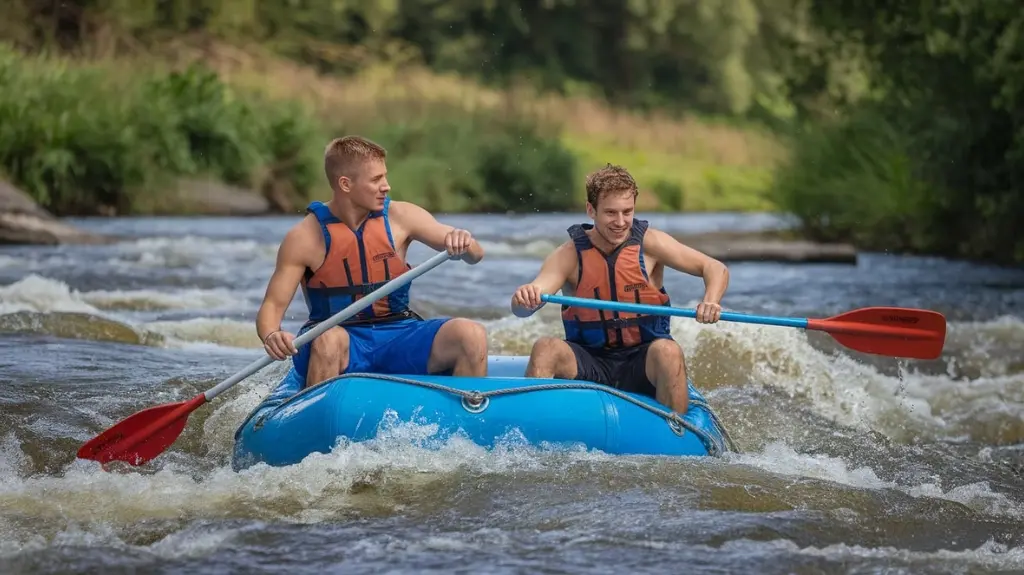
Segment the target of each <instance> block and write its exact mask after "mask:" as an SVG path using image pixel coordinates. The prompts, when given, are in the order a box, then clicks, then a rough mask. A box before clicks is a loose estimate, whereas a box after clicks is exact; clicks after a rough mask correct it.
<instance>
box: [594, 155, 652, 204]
mask: <svg viewBox="0 0 1024 575" xmlns="http://www.w3.org/2000/svg"><path fill="white" fill-rule="evenodd" d="M630 192H632V193H633V199H634V200H635V199H636V197H637V196H638V195H639V194H640V190H639V189H638V188H637V186H636V180H634V179H633V176H632V175H630V173H629V171H628V170H626V168H623V167H622V166H615V165H612V164H608V165H606V166H605V167H603V168H601V169H600V170H597V171H596V172H593V173H591V174H590V175H589V176H587V201H588V202H589V203H590V205H592V206H594V207H595V208H596V207H597V201H598V200H600V199H601V198H602V197H604V196H607V195H608V194H616V193H621V194H627V193H630Z"/></svg>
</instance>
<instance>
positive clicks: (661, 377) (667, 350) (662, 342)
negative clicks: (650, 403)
mask: <svg viewBox="0 0 1024 575" xmlns="http://www.w3.org/2000/svg"><path fill="white" fill-rule="evenodd" d="M645 368H646V372H647V379H649V380H650V381H651V383H653V384H654V387H655V389H657V395H656V396H655V399H657V400H658V402H659V403H662V404H664V405H667V406H668V407H669V408H670V409H672V410H673V411H675V412H676V413H678V414H680V415H683V414H685V413H686V410H687V409H688V408H689V403H690V392H689V390H688V389H687V387H686V362H685V361H684V358H683V348H681V347H679V344H678V343H676V341H675V340H672V339H659V340H656V341H655V342H654V343H652V344H651V345H650V347H648V348H647V360H646V365H645Z"/></svg>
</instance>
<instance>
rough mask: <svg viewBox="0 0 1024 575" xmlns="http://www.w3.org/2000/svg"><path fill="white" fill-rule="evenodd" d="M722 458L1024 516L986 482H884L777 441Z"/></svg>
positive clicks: (869, 472) (787, 473) (1023, 507)
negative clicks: (759, 448)
mask: <svg viewBox="0 0 1024 575" xmlns="http://www.w3.org/2000/svg"><path fill="white" fill-rule="evenodd" d="M724 459H725V461H728V462H730V463H734V464H740V465H749V466H753V467H756V468H758V469H762V470H764V471H768V472H770V473H774V474H776V475H784V476H791V477H800V478H810V479H820V480H823V481H830V482H833V483H837V484H840V485H846V486H849V487H856V488H862V489H873V490H888V489H894V490H897V491H900V492H903V493H905V494H907V495H910V496H912V497H928V498H932V499H945V500H948V501H953V502H956V503H961V504H963V505H966V506H967V507H970V508H971V509H974V510H976V511H980V512H983V513H986V514H989V515H992V516H1007V517H1013V518H1017V519H1020V518H1024V505H1022V504H1021V503H1019V502H1017V501H1013V500H1011V499H1010V498H1008V497H1007V496H1006V495H1004V494H1002V493H997V492H995V491H992V489H991V487H990V486H989V485H988V483H987V482H977V483H969V484H964V485H957V486H952V487H946V488H943V486H942V485H941V484H940V482H938V480H936V482H934V483H932V482H925V483H918V484H914V485H906V484H901V483H897V482H893V481H885V480H883V479H881V478H880V477H879V476H878V474H877V473H876V472H875V470H873V469H872V468H870V467H868V466H862V467H856V468H852V469H851V468H850V466H849V464H848V463H847V462H846V461H844V460H843V459H842V458H839V457H832V456H829V455H823V454H813V455H812V454H805V453H798V452H797V451H796V450H794V449H793V448H792V447H790V446H789V445H787V444H785V443H784V442H779V441H775V442H771V443H769V444H767V445H766V446H765V448H764V450H763V451H761V452H759V453H728V454H726V455H725V456H724Z"/></svg>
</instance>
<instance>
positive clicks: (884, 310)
mask: <svg viewBox="0 0 1024 575" xmlns="http://www.w3.org/2000/svg"><path fill="white" fill-rule="evenodd" d="M540 299H541V301H543V302H546V303H556V304H563V305H574V306H580V307H587V308H593V309H603V310H608V311H620V312H629V313H642V314H648V315H671V316H678V317H689V318H696V317H697V310H695V309H683V308H678V307H667V306H660V305H646V304H638V303H626V302H613V301H602V300H597V299H590V298H579V297H569V296H559V295H547V294H545V295H541V297H540ZM719 319H721V320H723V321H735V322H740V323H757V324H763V325H774V326H782V327H796V328H801V329H813V330H817V331H823V332H825V333H827V334H829V335H831V336H832V337H833V338H835V340H836V341H838V342H839V343H841V344H843V345H844V346H846V347H848V348H850V349H854V350H856V351H860V352H864V353H871V354H876V355H889V356H894V357H908V358H914V359H935V358H937V357H939V355H940V354H942V346H943V345H944V344H945V341H946V318H945V317H944V316H943V315H942V314H940V313H938V312H934V311H929V310H925V309H912V308H900V307H868V308H861V309H855V310H853V311H848V312H846V313H843V314H840V315H837V316H834V317H830V318H828V319H808V318H795V317H771V316H760V315H744V314H741V313H732V312H722V314H721V316H720V317H719Z"/></svg>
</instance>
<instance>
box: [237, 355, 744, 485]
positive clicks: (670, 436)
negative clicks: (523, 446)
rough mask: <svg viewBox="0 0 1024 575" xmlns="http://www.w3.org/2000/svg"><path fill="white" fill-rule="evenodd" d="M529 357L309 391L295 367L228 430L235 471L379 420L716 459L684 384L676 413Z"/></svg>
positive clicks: (440, 434)
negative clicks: (463, 371) (541, 369)
mask: <svg viewBox="0 0 1024 575" xmlns="http://www.w3.org/2000/svg"><path fill="white" fill-rule="evenodd" d="M527 361H528V358H526V357H522V356H491V357H490V358H489V360H488V376H487V377H485V378H473V377H449V376H407V375H406V376H401V375H382V374H370V373H358V374H345V375H342V376H339V377H336V378H334V379H331V380H329V381H327V382H324V383H323V384H320V385H317V386H314V387H312V388H310V389H306V390H302V381H301V380H300V378H299V377H298V375H297V374H296V373H295V371H294V370H291V371H289V372H288V374H287V375H286V376H285V377H284V378H283V380H282V381H281V383H280V384H278V386H277V387H276V388H275V389H274V390H273V392H271V393H270V394H269V395H268V396H267V397H266V398H265V399H264V400H263V401H262V402H261V403H260V405H258V406H257V407H256V408H255V409H254V410H253V411H252V412H251V413H250V414H249V416H248V417H247V418H246V420H245V421H244V422H243V423H242V425H241V426H240V427H239V428H238V430H237V431H236V433H235V449H234V454H233V458H232V466H233V468H234V469H235V470H241V469H244V468H246V467H249V466H252V465H255V464H256V463H259V462H264V463H266V464H268V465H272V466H284V465H292V464H295V463H298V462H300V461H302V460H303V459H304V458H305V457H306V456H308V455H310V454H312V453H330V451H331V450H332V449H333V448H334V447H335V446H336V445H337V444H338V442H339V440H341V439H342V438H345V439H347V440H348V441H352V442H359V441H366V440H368V439H372V438H374V437H375V436H376V435H377V434H378V432H379V431H380V429H381V425H382V424H384V423H389V422H397V421H412V422H416V423H424V424H434V425H436V426H437V433H436V434H435V436H434V437H433V438H432V439H436V440H438V441H439V442H443V441H445V440H446V439H447V438H449V437H451V436H453V435H456V434H461V435H462V436H464V437H466V438H468V439H469V440H471V441H473V442H474V443H476V444H479V445H481V446H483V447H486V448H492V447H494V446H495V445H496V444H497V443H499V442H500V441H501V440H502V438H505V437H509V436H510V435H511V436H515V437H517V438H518V439H519V441H522V440H523V439H525V440H526V441H527V442H529V443H530V444H533V445H536V446H545V445H547V446H568V447H580V446H583V447H585V448H587V449H592V450H599V451H602V452H605V453H609V454H622V455H627V454H632V455H671V456H717V455H720V454H721V453H723V452H724V451H726V450H727V449H729V448H730V445H729V438H728V435H727V433H726V431H725V429H724V428H723V427H722V426H721V424H720V423H719V421H718V418H717V417H716V416H715V414H714V412H713V411H712V410H711V407H710V406H708V404H707V402H706V401H705V399H704V397H703V396H702V395H701V394H700V392H698V391H697V390H696V388H694V387H693V385H692V384H690V386H689V389H690V406H689V409H688V411H687V413H686V415H685V416H684V417H682V418H680V417H678V416H676V415H675V414H673V413H671V412H670V411H669V410H668V409H667V408H666V407H665V406H664V405H662V404H660V403H658V402H656V401H654V400H653V399H651V398H648V397H644V396H641V395H638V394H633V393H625V392H621V391H619V390H617V389H614V388H611V387H608V386H604V385H599V384H596V383H590V382H585V381H571V380H558V379H536V378H526V377H524V374H525V372H526V364H527Z"/></svg>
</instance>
